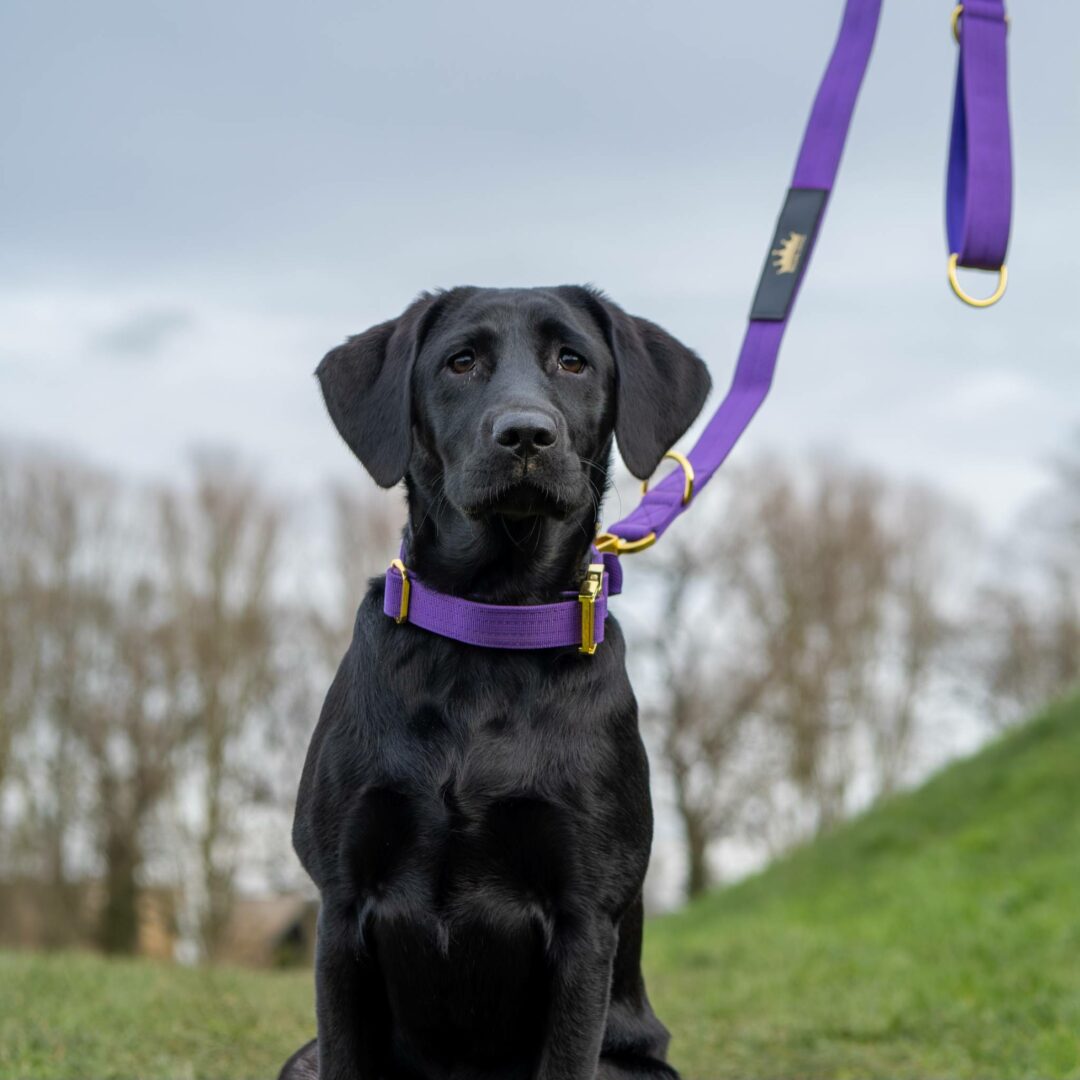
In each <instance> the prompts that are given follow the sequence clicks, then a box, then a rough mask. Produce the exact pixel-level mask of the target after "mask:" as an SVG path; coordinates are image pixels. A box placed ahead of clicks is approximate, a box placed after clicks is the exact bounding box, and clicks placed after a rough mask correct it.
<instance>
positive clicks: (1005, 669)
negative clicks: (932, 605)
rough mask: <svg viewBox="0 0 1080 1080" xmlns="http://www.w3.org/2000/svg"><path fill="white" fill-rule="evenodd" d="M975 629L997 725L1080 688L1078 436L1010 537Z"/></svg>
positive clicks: (1079, 496) (1079, 482)
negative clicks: (982, 631)
mask: <svg viewBox="0 0 1080 1080" xmlns="http://www.w3.org/2000/svg"><path fill="white" fill-rule="evenodd" d="M1032 526H1034V527H1033V528H1032ZM981 622H982V623H983V624H984V625H985V626H986V627H987V628H988V629H987V634H986V647H985V648H984V650H983V652H982V654H981V656H980V661H981V673H982V676H983V681H984V684H985V687H986V690H987V692H988V697H989V702H988V705H989V707H990V709H991V710H992V712H993V713H994V714H995V716H996V720H997V723H998V724H999V725H1004V724H1007V723H1009V722H1011V721H1013V720H1015V719H1017V718H1019V717H1022V716H1024V715H1026V714H1027V713H1029V712H1030V710H1031V709H1033V708H1035V707H1037V706H1039V705H1041V704H1043V703H1044V702H1046V701H1048V700H1050V699H1051V698H1053V697H1056V696H1058V695H1060V694H1061V693H1063V692H1065V691H1066V690H1068V689H1070V688H1072V687H1075V686H1077V685H1080V436H1078V437H1077V439H1076V441H1075V443H1074V445H1073V447H1072V448H1071V451H1070V452H1069V453H1067V454H1065V455H1064V456H1063V457H1062V458H1061V459H1060V460H1058V461H1057V462H1056V463H1055V466H1054V470H1053V482H1052V485H1051V487H1050V489H1049V491H1048V492H1047V493H1046V495H1045V496H1044V497H1043V498H1042V499H1040V500H1037V501H1036V503H1035V505H1034V506H1033V507H1032V508H1031V509H1030V511H1029V512H1028V513H1027V514H1025V519H1024V530H1023V532H1022V533H1021V534H1020V535H1017V536H1015V537H1013V538H1011V542H1010V544H1009V555H1008V558H1007V559H1006V560H1005V568H1004V570H1003V571H1001V572H1000V573H999V575H998V580H997V581H995V583H994V584H993V585H992V586H990V587H988V588H987V589H986V590H985V591H984V596H983V612H982V619H981Z"/></svg>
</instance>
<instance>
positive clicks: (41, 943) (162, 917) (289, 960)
mask: <svg viewBox="0 0 1080 1080" xmlns="http://www.w3.org/2000/svg"><path fill="white" fill-rule="evenodd" d="M104 895H105V894H104V889H103V887H102V883H101V882H100V881H97V880H88V881H79V882H73V883H71V884H70V885H69V886H67V888H66V889H65V890H64V894H63V895H60V894H59V893H58V891H57V890H56V889H55V888H54V887H53V886H50V885H46V884H45V883H43V882H40V881H36V880H34V879H32V878H19V879H15V880H12V881H0V949H39V950H40V949H97V948H98V924H99V921H100V915H101V908H102V904H103V902H104ZM178 902H179V900H178V896H177V894H176V893H175V892H174V891H173V890H171V889H167V888H161V887H151V888H146V889H143V890H142V892H141V894H140V897H139V931H138V945H137V949H136V951H137V953H138V954H139V955H140V956H146V957H149V958H151V959H154V960H168V961H173V960H176V959H177V949H178V944H179V941H180V934H179V930H178V923H177V910H178ZM317 919H318V903H317V901H314V900H312V899H310V898H308V897H306V896H299V895H291V894H287V895H283V896H268V897H238V898H237V900H236V901H235V903H234V904H233V909H232V913H231V915H230V918H229V921H228V923H227V924H226V927H225V931H224V935H223V940H222V943H221V947H220V951H219V956H220V961H221V962H222V963H224V964H235V965H239V966H244V967H294V966H301V965H305V964H310V963H311V962H312V960H313V959H314V955H315V926H316V921H317Z"/></svg>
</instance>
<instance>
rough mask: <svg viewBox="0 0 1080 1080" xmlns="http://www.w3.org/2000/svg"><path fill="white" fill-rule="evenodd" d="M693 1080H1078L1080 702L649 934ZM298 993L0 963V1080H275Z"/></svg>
mask: <svg viewBox="0 0 1080 1080" xmlns="http://www.w3.org/2000/svg"><path fill="white" fill-rule="evenodd" d="M646 965H647V975H648V980H649V986H650V993H651V995H652V998H653V1002H654V1004H655V1006H656V1009H657V1012H658V1013H659V1014H660V1016H661V1017H662V1018H663V1020H664V1021H665V1022H666V1023H667V1024H668V1026H669V1027H670V1028H671V1029H672V1031H673V1034H674V1036H675V1041H674V1043H673V1047H672V1056H673V1059H674V1061H675V1063H676V1064H677V1065H679V1067H680V1068H681V1069H682V1070H683V1072H684V1074H685V1076H686V1077H687V1078H689V1080H724V1078H728V1077H740V1078H747V1080H749V1078H757V1080H779V1078H785V1080H797V1078H807V1080H808V1078H822V1080H824V1078H835V1080H841V1078H856V1077H857V1078H860V1080H870V1078H882V1080H885V1078H888V1080H906V1078H915V1077H918V1078H923V1080H925V1078H946V1077H947V1078H957V1080H960V1078H968V1077H970V1078H979V1080H987V1078H994V1080H1008V1078H1014V1077H1015V1078H1021V1077H1024V1078H1026V1077H1038V1078H1041V1080H1054V1078H1080V702H1072V703H1068V704H1063V705H1060V706H1058V707H1056V708H1054V709H1052V710H1050V711H1049V712H1047V713H1046V714H1045V715H1044V716H1042V717H1041V718H1039V719H1038V720H1036V721H1035V722H1034V723H1032V724H1031V725H1029V726H1027V727H1025V728H1023V729H1022V730H1020V731H1018V732H1016V733H1014V734H1012V735H1011V736H1009V737H1008V738H1006V739H1004V740H1002V741H1001V742H999V743H996V744H995V745H993V746H991V747H990V748H988V749H987V750H985V751H983V752H982V753H980V754H978V755H976V756H975V757H973V758H971V759H969V760H967V761H964V762H961V763H959V764H957V765H955V766H953V767H951V768H949V769H947V770H945V771H944V772H942V773H940V774H938V776H936V777H935V778H934V779H932V780H931V781H930V782H929V783H928V784H926V785H925V786H924V787H923V788H922V789H920V790H919V791H916V792H914V793H911V794H909V795H905V796H901V797H899V798H896V799H893V800H891V801H889V802H887V803H885V804H883V805H881V806H879V807H877V808H876V809H874V810H873V811H871V812H870V813H868V814H866V815H864V816H863V817H861V818H859V819H858V820H857V821H854V822H852V823H851V824H849V825H847V826H844V827H843V828H841V829H838V830H837V831H836V832H835V833H833V834H832V835H830V836H828V837H826V838H824V839H822V840H819V841H817V842H816V843H814V844H812V845H808V846H807V847H805V848H804V849H802V850H800V851H798V852H796V853H795V854H793V855H792V856H790V857H789V858H787V859H785V860H783V861H782V862H780V863H778V864H777V865H775V866H773V867H772V868H771V869H769V870H768V871H766V872H765V873H763V874H761V875H759V876H757V877H755V878H753V879H751V880H749V881H746V882H744V883H742V884H741V885H739V886H737V887H735V888H732V889H727V890H724V891H721V892H718V893H716V894H715V895H713V896H711V897H708V898H707V899H706V900H705V901H703V902H701V903H699V904H697V905H695V906H694V907H692V908H690V909H689V910H688V911H686V912H683V913H680V914H679V915H675V916H671V917H668V918H664V919H659V920H655V921H653V923H652V924H651V925H650V927H649V929H648V932H647V934H646ZM313 1026H314V1021H313V1017H312V1001H311V981H310V976H309V975H308V974H307V973H297V974H277V973H274V974H271V973H257V972H235V971H191V970H183V969H177V968H169V967H163V966H157V965H153V964H147V963H140V962H117V961H105V960H102V959H99V958H95V957H89V956H60V957H40V956H29V955H15V954H10V953H9V954H0V1077H3V1078H9V1077H10V1078H15V1077H27V1078H30V1077H33V1078H41V1080H45V1078H58V1080H59V1078H64V1080H68V1078H75V1077H79V1078H89V1077H101V1078H119V1077H125V1078H127V1077H146V1078H150V1077H154V1078H159V1080H172V1078H177V1080H179V1078H184V1080H187V1078H191V1080H195V1078H203V1077H206V1078H223V1080H224V1078H230V1080H238V1078H246V1077H273V1076H274V1075H275V1070H276V1069H277V1067H278V1066H279V1065H280V1064H281V1062H282V1061H283V1060H284V1058H285V1057H286V1056H287V1054H288V1053H289V1052H291V1051H292V1050H293V1049H294V1048H295V1047H297V1046H298V1045H299V1044H300V1043H301V1042H303V1041H304V1040H305V1039H306V1038H308V1037H309V1036H310V1034H311V1032H312V1031H313Z"/></svg>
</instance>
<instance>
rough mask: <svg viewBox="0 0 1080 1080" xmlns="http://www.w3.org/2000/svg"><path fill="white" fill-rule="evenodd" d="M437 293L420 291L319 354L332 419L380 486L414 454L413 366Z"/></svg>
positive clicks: (392, 480) (397, 475)
mask: <svg viewBox="0 0 1080 1080" xmlns="http://www.w3.org/2000/svg"><path fill="white" fill-rule="evenodd" d="M437 300H438V297H437V296H435V295H433V294H431V293H424V294H423V295H422V296H420V298H419V299H418V300H416V301H415V302H414V303H413V304H412V305H411V306H410V307H408V308H407V309H406V310H405V312H404V313H403V314H402V315H400V316H398V318H396V319H390V320H389V321H388V322H384V323H379V325H378V326H373V327H372V328H371V329H370V330H365V331H364V333H362V334H357V335H356V336H355V337H351V338H349V340H348V341H346V342H345V344H344V345H339V346H338V347H337V348H336V349H331V350H330V352H328V353H327V354H326V356H324V357H323V359H322V363H320V364H319V366H318V368H316V370H315V374H316V375H317V376H318V378H319V385H320V386H321V388H322V392H323V400H324V401H325V402H326V408H327V410H328V411H329V413H330V419H331V420H333V421H334V425H335V427H337V429H338V431H339V432H340V433H341V437H342V438H343V439H344V440H345V442H346V443H348V445H349V449H350V450H352V452H353V453H354V454H355V455H356V456H357V457H358V458H359V459H360V461H361V462H362V463H363V466H364V468H365V469H367V471H368V472H369V473H371V475H372V477H373V479H374V480H375V483H377V484H378V485H379V486H380V487H385V488H389V487H393V486H394V485H395V484H397V483H398V482H399V481H400V480H401V478H402V477H403V476H404V475H405V472H406V470H407V469H408V467H409V457H410V455H411V454H412V388H411V381H412V369H413V362H414V361H415V359H416V353H417V349H418V348H419V345H420V340H421V336H422V333H423V328H424V325H425V322H426V320H427V317H428V316H429V315H430V314H431V312H432V309H433V305H434V304H435V303H436V302H437Z"/></svg>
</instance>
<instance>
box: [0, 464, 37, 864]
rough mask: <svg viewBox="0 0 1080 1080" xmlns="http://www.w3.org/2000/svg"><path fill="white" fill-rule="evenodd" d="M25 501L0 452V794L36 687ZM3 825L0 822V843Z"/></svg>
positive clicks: (19, 479)
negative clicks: (1, 539)
mask: <svg viewBox="0 0 1080 1080" xmlns="http://www.w3.org/2000/svg"><path fill="white" fill-rule="evenodd" d="M27 502H28V491H27V485H26V483H25V469H24V467H22V463H20V462H17V461H16V459H15V458H14V456H13V455H10V454H0V536H2V537H3V542H2V543H0V790H2V788H3V785H4V782H5V780H7V779H8V776H9V773H10V771H11V764H12V754H13V749H14V746H15V742H16V740H17V739H18V738H19V736H20V735H22V733H23V732H24V731H25V730H26V728H27V726H28V725H29V723H30V718H31V715H32V712H33V706H34V700H35V697H36V694H37V692H38V689H39V683H40V669H41V660H42V656H41V648H40V639H39V635H38V630H37V623H36V619H35V605H34V602H33V601H34V592H33V573H32V564H31V557H32V554H33V552H34V549H35V544H34V538H33V536H32V534H31V530H30V528H29V520H28V507H27ZM5 824H6V823H4V822H0V842H2V841H3V840H4V836H5V833H6V832H7V829H6V828H5ZM0 850H2V848H0Z"/></svg>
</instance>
